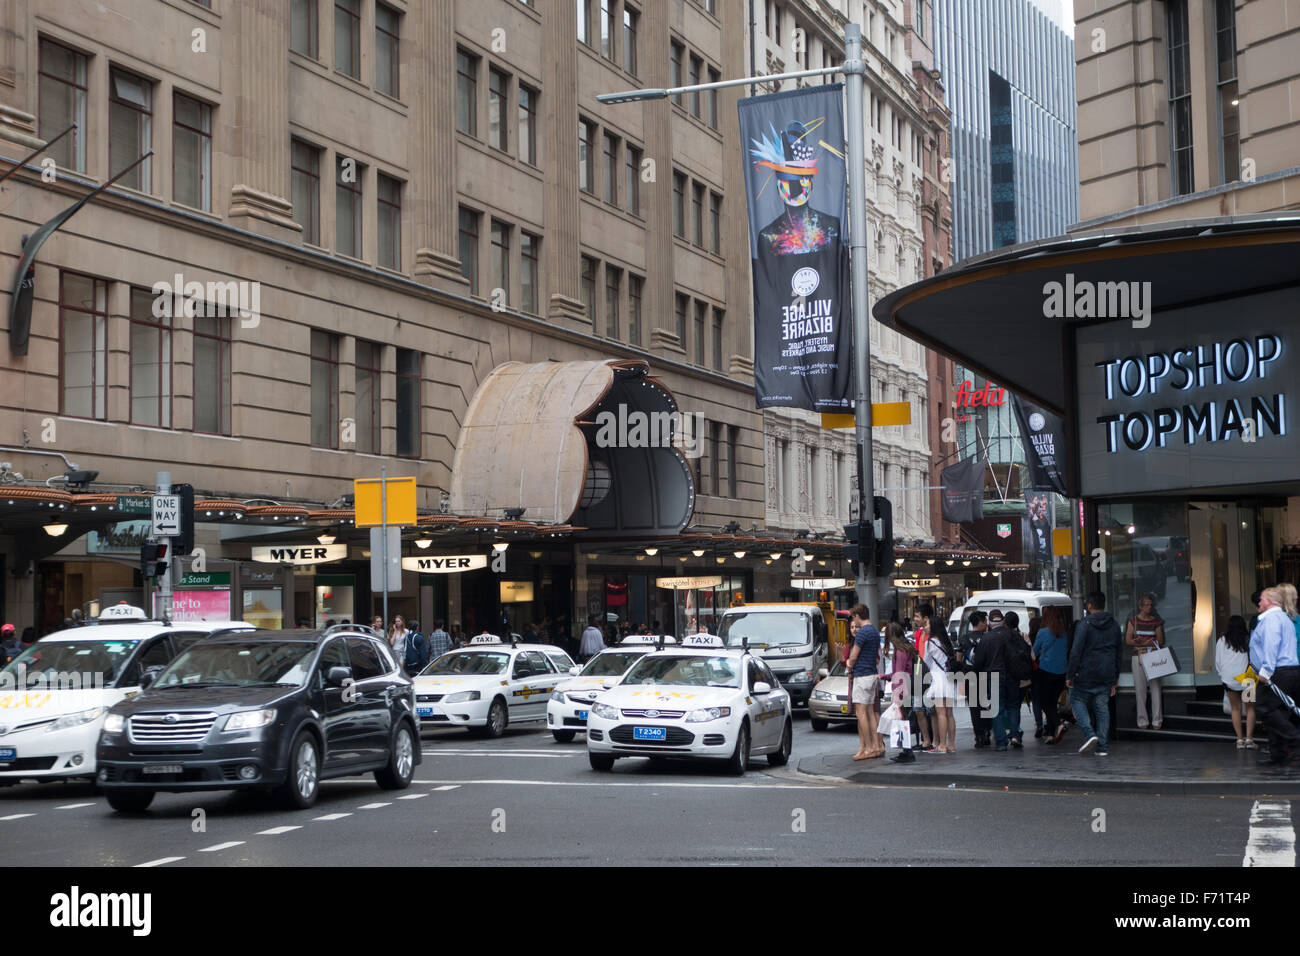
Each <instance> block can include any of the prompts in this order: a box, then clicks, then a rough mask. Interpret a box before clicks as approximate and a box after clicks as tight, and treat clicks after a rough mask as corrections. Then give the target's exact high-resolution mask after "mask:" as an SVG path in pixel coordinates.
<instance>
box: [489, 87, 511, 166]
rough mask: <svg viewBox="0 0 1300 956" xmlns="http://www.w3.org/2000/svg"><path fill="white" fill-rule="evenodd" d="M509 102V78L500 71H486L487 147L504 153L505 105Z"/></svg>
mask: <svg viewBox="0 0 1300 956" xmlns="http://www.w3.org/2000/svg"><path fill="white" fill-rule="evenodd" d="M508 102H510V77H508V76H507V75H506V74H504V73H502V72H501V71H500V70H488V145H489V146H491V147H493V148H495V149H499V150H501V151H502V152H505V151H506V150H507V149H509V146H510V144H509V138H510V137H509V134H508V132H507V130H506V104H507V103H508Z"/></svg>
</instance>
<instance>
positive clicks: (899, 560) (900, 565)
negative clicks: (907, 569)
mask: <svg viewBox="0 0 1300 956" xmlns="http://www.w3.org/2000/svg"><path fill="white" fill-rule="evenodd" d="M904 560H905V559H904V558H894V564H896V565H898V566H899V567H900V568H901V567H902V566H903V561H904Z"/></svg>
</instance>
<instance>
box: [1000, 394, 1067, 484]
mask: <svg viewBox="0 0 1300 956" xmlns="http://www.w3.org/2000/svg"><path fill="white" fill-rule="evenodd" d="M1011 406H1012V408H1013V409H1014V410H1015V413H1016V422H1017V423H1018V424H1019V425H1020V437H1021V439H1022V441H1023V442H1024V446H1025V461H1026V462H1027V463H1028V464H1029V486H1030V487H1031V488H1034V489H1038V490H1045V491H1055V492H1056V493H1057V494H1058V495H1064V496H1065V497H1067V498H1069V497H1072V496H1071V495H1070V493H1069V492H1068V491H1067V490H1066V481H1065V462H1064V461H1063V460H1062V455H1063V454H1064V452H1065V434H1064V431H1063V423H1062V421H1061V419H1060V418H1059V417H1057V416H1056V415H1053V414H1052V413H1051V412H1049V411H1046V410H1044V409H1042V408H1039V407H1038V406H1037V405H1035V404H1034V403H1033V402H1029V401H1026V400H1025V399H1023V398H1021V397H1020V396H1019V395H1014V394H1013V395H1012V396H1011Z"/></svg>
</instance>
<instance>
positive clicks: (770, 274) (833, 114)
mask: <svg viewBox="0 0 1300 956" xmlns="http://www.w3.org/2000/svg"><path fill="white" fill-rule="evenodd" d="M842 90H843V84H841V83H835V84H828V85H826V86H817V87H811V88H807V89H802V90H791V91H789V92H786V93H773V94H770V95H767V96H753V97H748V98H746V99H743V100H741V101H740V141H741V143H742V144H743V145H744V157H745V196H746V199H747V202H748V208H749V249H750V258H751V260H752V265H753V275H754V396H755V399H756V400H757V407H759V408H772V407H780V408H804V409H808V410H809V411H814V412H846V411H848V412H851V411H852V410H853V398H852V384H853V362H852V359H851V356H850V348H851V344H852V338H853V330H852V325H853V316H852V309H853V303H852V299H851V298H850V296H849V282H848V279H849V250H848V246H847V244H846V243H845V241H844V238H845V236H844V233H845V231H846V229H847V227H848V216H847V208H846V205H845V199H846V193H847V190H846V189H845V182H846V167H845V148H844V112H843V104H842V100H841V92H842Z"/></svg>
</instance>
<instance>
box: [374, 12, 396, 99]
mask: <svg viewBox="0 0 1300 956" xmlns="http://www.w3.org/2000/svg"><path fill="white" fill-rule="evenodd" d="M401 22H402V15H401V14H400V13H398V12H397V11H396V10H394V9H393V8H392V7H387V6H384V4H382V3H376V4H375V89H377V90H378V91H379V92H380V93H387V94H388V95H389V96H391V97H394V98H396V97H398V96H399V95H400V94H401V67H402V48H401Z"/></svg>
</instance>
